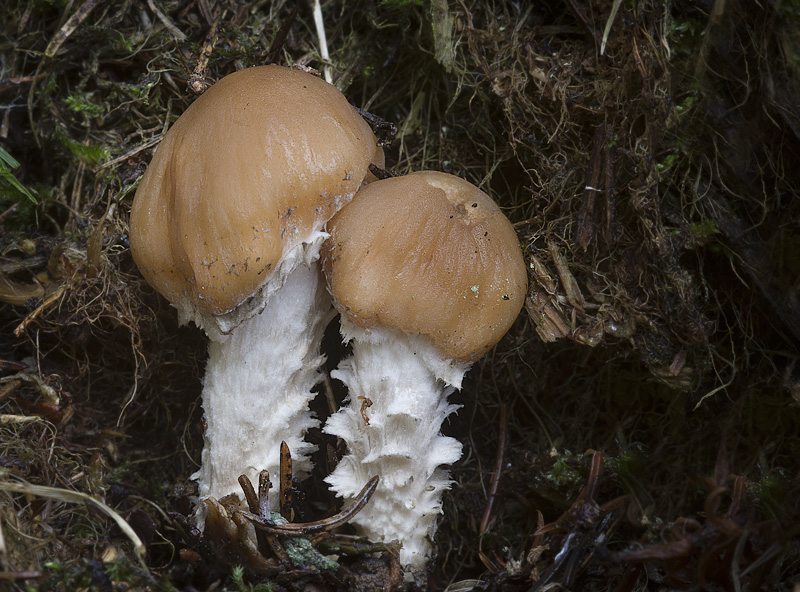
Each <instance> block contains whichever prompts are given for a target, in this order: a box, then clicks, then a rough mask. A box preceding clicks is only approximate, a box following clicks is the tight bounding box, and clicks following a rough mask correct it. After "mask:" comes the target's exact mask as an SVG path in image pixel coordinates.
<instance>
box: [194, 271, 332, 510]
mask: <svg viewBox="0 0 800 592" xmlns="http://www.w3.org/2000/svg"><path fill="white" fill-rule="evenodd" d="M265 304H266V306H265V307H264V309H263V310H262V311H261V313H260V314H256V315H254V316H251V317H250V318H247V319H245V320H243V321H242V322H241V324H240V325H239V326H238V327H236V328H235V329H233V330H232V331H230V333H228V334H221V333H218V332H212V331H209V337H210V338H211V342H210V344H209V358H208V364H207V366H206V374H205V378H204V380H203V393H202V400H203V411H204V416H205V421H206V430H205V445H204V447H203V453H202V463H201V464H202V466H201V468H200V470H199V471H197V473H195V474H194V475H192V478H193V479H197V482H198V485H199V494H200V498H201V499H204V498H206V497H208V496H213V497H215V498H217V499H219V498H221V497H223V496H225V495H228V494H231V493H235V494H237V495H238V496H239V498H240V499H241V498H242V497H243V494H242V489H241V487H240V486H239V483H238V478H239V476H240V475H242V474H244V475H247V476H248V477H249V478H250V481H251V482H252V483H253V484H254V485H255V486H256V487H258V485H257V484H258V474H259V472H260V471H261V470H262V469H266V470H268V471H269V474H270V481H271V482H272V485H273V487H276V486H277V485H278V477H279V475H278V473H279V467H280V459H279V454H280V444H281V441H285V442H286V443H287V444H288V446H289V450H290V452H291V454H292V461H293V468H294V473H295V475H296V476H303V475H304V474H307V473H308V472H309V471H310V469H311V460H310V458H309V455H310V454H311V453H312V452H313V451H314V449H315V447H314V446H313V445H312V444H309V443H308V442H306V441H305V440H304V435H305V434H306V432H307V431H308V430H309V429H310V428H313V427H316V426H317V425H318V424H319V421H318V420H316V419H315V418H314V417H313V416H312V414H311V412H310V411H309V410H308V403H309V401H310V400H311V399H312V398H313V397H314V393H312V392H311V389H312V388H313V387H314V385H316V384H317V383H318V382H319V380H320V378H321V374H320V372H319V367H320V366H321V365H322V363H323V362H324V357H323V356H322V355H320V351H319V349H320V343H321V340H322V334H323V332H324V330H325V325H326V324H327V323H328V321H329V320H330V318H331V310H332V309H331V305H330V299H329V296H328V294H327V293H326V291H325V289H324V282H322V281H321V277H320V271H319V267H318V264H317V263H316V262H314V263H310V264H308V265H306V264H300V265H297V266H296V267H295V268H294V270H293V271H292V272H291V273H289V274H288V275H287V276H286V278H285V279H284V280H283V285H282V286H281V287H279V288H278V289H275V290H272V291H271V292H270V293H269V296H268V298H267V299H266V302H265ZM277 497H278V496H277V495H273V496H271V501H272V503H273V505H276V504H277ZM201 506H202V504H201ZM273 509H274V508H273ZM198 520H199V521H200V522H202V516H198Z"/></svg>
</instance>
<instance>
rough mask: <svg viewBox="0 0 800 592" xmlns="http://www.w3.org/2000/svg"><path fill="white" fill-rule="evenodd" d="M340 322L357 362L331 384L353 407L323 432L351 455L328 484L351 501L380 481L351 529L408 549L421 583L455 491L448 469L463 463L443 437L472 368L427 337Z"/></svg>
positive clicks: (347, 363) (407, 560)
mask: <svg viewBox="0 0 800 592" xmlns="http://www.w3.org/2000/svg"><path fill="white" fill-rule="evenodd" d="M341 322H342V335H344V337H345V339H346V340H352V342H353V356H352V357H350V358H348V359H346V360H344V361H342V362H341V363H340V365H339V368H338V369H337V370H336V371H334V372H333V373H332V376H333V377H334V378H337V379H339V380H341V381H342V382H344V383H345V385H347V387H348V390H349V403H348V404H347V407H345V408H343V409H341V410H340V411H338V412H337V413H335V414H334V415H333V416H331V418H330V419H329V420H328V422H327V423H326V425H325V428H324V431H325V432H326V433H328V434H333V435H335V436H338V437H339V438H342V439H343V440H344V441H345V443H346V444H347V449H348V454H347V455H346V456H345V457H344V458H342V460H341V461H339V464H338V466H337V467H336V469H335V470H334V472H333V473H332V474H331V475H330V476H329V477H328V478H327V479H326V481H327V482H328V483H329V484H330V485H331V488H332V489H333V491H334V492H336V494H337V495H339V496H341V497H344V498H345V499H346V500H349V499H351V498H353V497H354V496H355V495H356V494H357V493H358V491H359V490H360V489H361V487H363V486H364V483H366V482H367V481H368V480H369V479H370V478H371V477H373V476H374V475H380V477H381V481H380V485H379V486H378V489H377V491H376V492H375V494H374V495H373V496H372V500H371V501H370V503H369V504H368V505H367V507H366V508H365V509H364V510H363V511H361V512H360V513H359V514H358V515H357V516H356V517H355V518H354V519H353V520H351V523H352V524H354V525H355V526H356V528H357V529H358V530H359V533H360V534H363V535H366V536H368V537H370V538H372V539H374V540H385V541H392V540H398V541H400V542H402V544H403V546H402V548H401V550H400V562H401V564H403V565H404V566H406V568H407V572H408V573H407V575H409V576H410V575H416V574H415V573H414V572H417V571H419V570H421V569H423V568H424V566H425V565H426V563H427V560H428V557H429V555H430V553H431V549H432V546H431V540H432V538H433V534H434V532H435V530H436V519H437V518H438V515H439V514H441V513H442V493H443V491H444V490H445V489H447V488H449V487H450V484H451V481H450V479H449V472H448V470H447V469H446V468H444V467H442V465H448V464H452V463H454V462H456V461H457V460H458V459H459V458H460V457H461V444H460V443H459V442H458V441H457V440H455V439H454V438H449V437H445V436H442V435H441V433H440V429H441V426H442V423H443V422H444V420H445V418H446V417H447V416H448V415H450V414H451V413H453V412H454V411H455V410H456V409H457V408H458V406H456V405H449V404H448V403H447V396H448V395H449V394H450V393H451V392H452V391H453V390H454V388H460V386H461V379H462V377H463V376H464V373H465V372H466V371H467V369H468V368H469V364H467V363H466V362H461V361H452V360H446V359H443V358H442V356H441V355H440V354H439V353H438V351H437V350H436V349H435V348H434V347H433V345H432V344H431V343H430V341H429V340H428V339H427V338H425V337H421V336H418V335H413V336H411V335H407V334H405V333H403V332H401V331H398V330H389V329H383V328H377V329H371V330H364V329H361V328H358V327H356V326H355V325H353V324H352V323H351V322H349V321H348V320H347V319H345V318H342V321H341ZM370 401H371V405H369V402H370ZM362 412H363V413H362ZM364 416H366V417H367V418H368V419H369V424H367V422H366V421H365V419H364ZM423 577H424V576H423Z"/></svg>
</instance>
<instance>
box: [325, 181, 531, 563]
mask: <svg viewBox="0 0 800 592" xmlns="http://www.w3.org/2000/svg"><path fill="white" fill-rule="evenodd" d="M328 229H329V232H330V235H331V236H330V238H329V239H328V240H327V241H326V242H325V244H324V245H323V250H322V262H323V269H324V272H325V275H326V278H327V281H328V287H329V290H330V292H331V294H332V295H333V298H334V304H335V306H336V308H337V309H338V310H339V311H340V312H341V332H342V335H343V337H344V339H345V341H350V342H352V345H353V355H352V357H350V358H348V359H346V360H344V361H342V362H341V364H340V365H339V367H338V369H337V370H335V371H334V372H333V374H332V376H334V377H335V378H337V379H339V380H341V381H342V382H344V383H345V384H346V385H347V387H348V390H349V403H348V404H347V406H346V407H345V408H343V409H341V410H339V411H338V412H337V413H335V414H334V415H333V416H331V418H330V419H329V420H328V422H327V423H326V425H325V427H324V431H325V432H327V433H329V434H332V435H335V436H338V437H339V438H342V439H343V440H344V442H345V443H346V444H347V448H348V454H347V455H346V456H345V457H344V458H342V459H341V461H340V462H339V464H338V466H337V467H336V469H335V470H334V472H333V473H332V474H331V475H330V476H329V477H328V478H327V481H328V483H329V484H330V485H331V487H332V489H333V491H334V492H336V494H337V495H339V496H341V497H344V498H345V499H352V498H354V497H355V496H356V495H357V493H358V491H359V489H360V488H361V486H362V485H363V483H364V482H365V481H366V480H367V479H368V478H369V477H370V476H372V475H380V476H381V483H380V485H379V486H378V489H377V491H376V492H375V494H374V496H373V498H372V501H371V503H370V505H369V506H367V508H365V510H364V511H363V512H361V513H360V514H359V515H358V516H356V517H355V518H354V519H353V520H352V521H351V522H352V523H354V524H355V525H356V526H357V528H358V529H359V531H360V534H363V535H366V536H369V537H370V538H373V539H383V540H386V541H391V540H399V541H400V542H401V543H402V545H403V547H402V549H401V551H400V561H401V563H402V564H403V565H404V566H405V567H406V569H407V575H408V576H413V577H416V578H420V577H424V574H423V568H424V567H425V565H426V562H427V560H428V557H429V555H430V553H431V539H432V537H433V534H434V531H435V526H436V519H437V516H438V514H440V513H441V511H442V502H441V497H442V492H443V490H444V489H446V488H447V487H449V485H450V481H449V475H448V471H447V470H446V469H445V468H443V467H442V465H447V464H451V463H454V462H455V461H457V460H458V459H459V458H460V456H461V444H460V443H459V442H458V441H456V440H455V439H454V438H450V437H445V436H442V435H441V433H440V428H441V425H442V422H443V421H444V419H445V418H446V417H447V416H448V415H449V414H450V413H452V412H453V411H455V409H456V406H454V405H450V404H448V403H447V396H448V395H449V394H450V393H451V392H452V391H453V390H454V389H457V388H460V387H461V380H462V378H463V376H464V374H465V372H466V371H467V370H468V369H469V367H470V366H471V365H472V363H473V362H474V361H475V360H477V359H478V358H480V357H481V356H482V355H483V354H485V353H486V352H487V351H488V350H489V349H490V348H491V347H493V346H494V345H495V344H496V343H497V342H498V341H499V340H500V338H501V337H502V336H503V335H504V334H505V333H506V331H507V330H508V328H509V327H510V326H511V324H512V323H513V321H514V319H515V318H516V317H517V315H518V313H519V311H520V309H521V307H522V304H523V301H524V298H525V294H526V290H527V274H526V269H525V264H524V261H523V257H522V252H521V250H520V248H519V243H518V240H517V236H516V234H515V233H514V229H513V227H512V226H511V224H510V223H509V221H508V220H507V219H506V217H505V216H504V215H503V213H502V212H501V211H500V208H498V207H497V205H496V204H495V203H494V202H493V201H492V199H491V198H490V197H489V196H488V195H486V194H485V193H484V192H482V191H480V190H479V189H478V188H477V187H475V186H473V185H471V184H470V183H468V182H467V181H464V180H462V179H459V178H458V177H454V176H452V175H447V174H444V173H437V172H420V173H413V174H410V175H407V176H404V177H395V178H391V179H386V180H381V181H376V182H374V183H371V184H370V185H368V186H367V187H365V188H364V189H362V190H361V191H359V192H358V193H357V194H356V196H355V197H354V198H353V200H352V202H351V203H350V204H348V205H347V206H346V207H345V208H343V209H342V210H341V211H340V212H339V213H338V214H337V215H336V216H335V217H334V218H333V219H332V220H331V221H330V223H329V224H328ZM366 401H370V402H371V405H370V406H369V407H368V408H364V407H363V406H364V403H365V402H366ZM362 412H364V413H366V414H367V415H368V420H369V421H368V422H367V421H365V419H364V417H363V415H362Z"/></svg>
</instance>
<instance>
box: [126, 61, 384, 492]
mask: <svg viewBox="0 0 800 592" xmlns="http://www.w3.org/2000/svg"><path fill="white" fill-rule="evenodd" d="M376 144H377V140H376V138H375V136H374V135H373V133H372V131H371V130H370V128H369V126H368V125H367V124H366V122H365V121H364V120H363V119H362V118H361V117H360V116H359V114H358V113H357V112H356V110H355V109H354V108H353V107H352V106H351V105H350V104H349V103H348V102H347V100H346V99H345V97H344V96H343V95H342V93H340V92H339V91H338V90H337V89H336V88H334V87H333V86H331V85H330V84H328V83H326V82H325V81H323V80H321V79H320V78H318V77H316V76H314V75H312V74H309V73H306V72H303V71H300V70H295V69H291V68H285V67H280V66H261V67H257V68H250V69H246V70H241V71H239V72H236V73H234V74H231V75H229V76H226V77H225V78H223V79H222V80H220V81H219V82H217V83H216V84H215V85H214V86H212V87H211V88H210V89H209V90H207V91H206V92H205V94H203V95H202V96H201V97H200V98H198V99H197V100H196V101H195V102H194V103H193V104H192V105H191V106H190V107H189V108H188V109H187V110H186V112H185V113H184V114H183V115H181V117H180V118H179V119H178V121H176V122H175V124H174V125H173V126H172V127H171V129H170V130H169V132H167V134H166V135H165V136H164V139H163V140H162V142H161V144H160V146H159V147H158V150H157V151H156V153H155V156H154V157H153V160H152V162H151V163H150V166H149V167H148V168H147V171H146V172H145V174H144V176H143V177H142V180H141V183H140V185H139V188H138V190H137V192H136V196H135V198H134V202H133V208H132V210H131V221H130V230H131V231H130V238H131V251H132V253H133V258H134V260H135V261H136V264H137V265H138V267H139V270H140V271H141V273H142V275H143V276H144V277H145V279H146V280H147V281H148V282H149V283H150V284H151V285H152V286H154V287H155V288H156V290H158V292H160V293H161V294H162V295H163V296H164V297H166V298H167V300H169V301H170V302H171V303H172V305H173V306H175V307H176V308H177V309H178V313H179V317H180V320H181V322H183V323H185V322H188V321H193V322H194V323H195V324H196V325H197V326H199V327H202V328H203V329H204V330H205V331H206V333H207V334H208V336H209V338H210V343H209V359H208V363H207V366H206V374H205V378H204V380H203V392H202V402H203V409H204V412H205V420H206V424H207V428H206V432H205V446H204V448H203V453H202V465H201V467H200V470H199V471H197V473H195V474H194V475H193V478H195V479H197V480H198V484H199V493H200V496H201V499H203V498H207V497H209V496H211V497H214V498H217V499H219V498H222V497H223V496H225V495H227V494H231V493H234V492H238V481H237V478H238V477H239V475H241V474H243V473H244V474H246V475H247V476H248V477H249V478H250V479H253V480H255V479H256V478H257V475H258V473H259V471H260V470H261V469H266V470H268V471H269V472H270V474H271V475H278V466H279V458H278V451H279V448H280V443H281V441H282V440H285V441H286V442H287V443H288V445H289V447H290V449H291V450H292V453H293V455H294V458H295V469H297V470H298V471H299V472H300V473H303V472H307V471H308V470H309V469H310V459H309V454H310V453H311V452H312V451H313V446H312V445H311V444H309V443H307V442H305V441H304V434H305V432H306V431H307V430H308V429H309V428H311V427H313V426H316V425H317V424H318V421H317V420H316V419H315V418H314V417H312V415H311V413H310V412H309V410H308V402H309V400H310V399H311V398H312V396H313V394H312V393H311V388H312V387H313V386H314V385H315V384H316V383H317V382H318V380H319V378H320V373H319V370H318V368H319V366H320V364H321V362H322V361H323V357H322V356H321V355H320V353H319V345H320V341H321V336H322V332H323V330H324V327H325V325H326V323H327V321H328V320H329V319H330V316H331V314H332V312H331V311H332V307H331V305H330V299H329V297H328V295H327V294H326V292H325V289H324V284H323V282H322V281H321V278H320V276H319V269H318V261H317V260H318V257H319V248H320V245H321V243H322V241H323V239H324V238H325V237H326V236H327V235H326V233H325V232H324V231H323V226H324V224H325V223H326V222H327V221H328V219H329V218H330V217H331V216H332V215H333V214H334V213H335V212H336V211H337V210H339V208H341V207H342V206H343V205H344V204H346V203H347V202H348V201H349V200H350V199H351V197H352V196H353V194H354V193H355V192H356V191H357V190H358V189H359V188H360V187H361V186H362V185H363V184H364V182H365V180H366V179H367V177H368V176H369V173H368V169H369V165H370V164H371V163H372V164H376V165H378V166H382V164H383V152H382V150H381V149H380V148H378V147H377V145H376Z"/></svg>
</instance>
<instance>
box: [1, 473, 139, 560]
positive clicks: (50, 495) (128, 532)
mask: <svg viewBox="0 0 800 592" xmlns="http://www.w3.org/2000/svg"><path fill="white" fill-rule="evenodd" d="M0 490H2V491H11V492H15V493H23V494H25V495H33V496H37V497H43V498H46V499H51V500H56V501H60V502H66V503H71V504H84V503H85V504H90V505H92V506H95V507H96V508H97V509H99V510H100V511H101V512H103V513H104V514H106V515H107V516H108V517H109V518H111V519H112V520H113V521H114V522H115V523H116V524H117V526H119V528H120V530H121V531H122V532H123V533H125V536H126V537H128V539H129V540H130V541H131V543H133V549H134V551H135V552H136V557H137V559H138V560H139V562H140V563H141V564H142V567H144V568H145V569H147V565H146V564H145V561H144V559H145V552H146V549H145V546H144V543H142V540H141V539H140V538H139V536H138V535H137V534H136V532H135V531H134V530H133V528H131V526H130V524H128V523H127V522H126V521H125V519H124V518H123V517H122V516H120V515H119V514H118V513H117V512H116V511H114V510H113V509H112V508H110V507H108V506H107V505H106V504H104V503H103V502H101V501H100V500H98V499H95V498H93V497H92V496H90V495H87V494H85V493H81V492H80V491H70V490H69V489H59V488H57V487H46V486H44V485H32V484H30V483H14V482H11V481H8V480H7V479H0Z"/></svg>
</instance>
